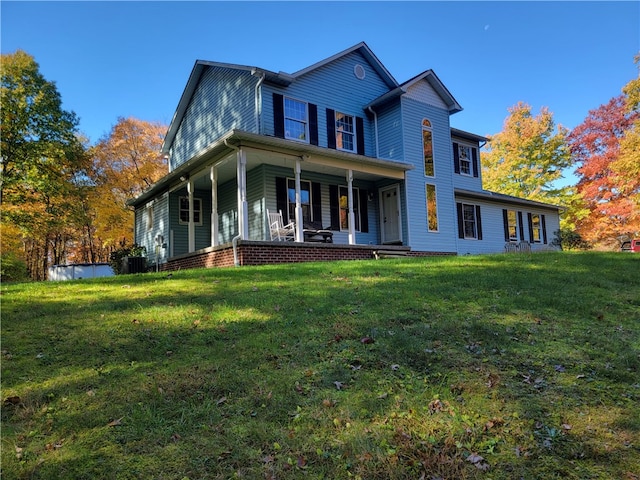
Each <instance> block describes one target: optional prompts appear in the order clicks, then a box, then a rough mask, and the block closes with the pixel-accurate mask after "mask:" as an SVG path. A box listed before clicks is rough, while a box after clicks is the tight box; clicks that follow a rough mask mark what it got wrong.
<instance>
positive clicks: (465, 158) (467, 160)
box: [458, 145, 471, 175]
mask: <svg viewBox="0 0 640 480" xmlns="http://www.w3.org/2000/svg"><path fill="white" fill-rule="evenodd" d="M458 158H459V161H460V173H461V174H462V175H471V147H469V146H467V145H458Z"/></svg>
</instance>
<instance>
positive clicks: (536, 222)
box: [531, 213, 542, 243]
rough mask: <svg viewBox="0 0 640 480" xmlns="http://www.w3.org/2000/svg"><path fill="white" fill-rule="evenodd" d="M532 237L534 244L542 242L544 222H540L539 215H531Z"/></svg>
mask: <svg viewBox="0 0 640 480" xmlns="http://www.w3.org/2000/svg"><path fill="white" fill-rule="evenodd" d="M531 232H532V233H531V236H532V238H533V242H534V243H541V242H542V234H541V232H542V222H541V221H540V215H538V214H537V213H533V214H531Z"/></svg>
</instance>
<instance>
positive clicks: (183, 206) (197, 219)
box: [179, 197, 202, 225]
mask: <svg viewBox="0 0 640 480" xmlns="http://www.w3.org/2000/svg"><path fill="white" fill-rule="evenodd" d="M179 223H180V225H186V224H188V223H189V197H180V222H179ZM193 223H195V224H196V225H202V199H200V198H194V199H193Z"/></svg>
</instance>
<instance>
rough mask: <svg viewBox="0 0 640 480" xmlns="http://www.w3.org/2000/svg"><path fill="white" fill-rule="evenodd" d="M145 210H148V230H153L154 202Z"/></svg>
mask: <svg viewBox="0 0 640 480" xmlns="http://www.w3.org/2000/svg"><path fill="white" fill-rule="evenodd" d="M145 211H146V212H147V230H153V203H150V204H149V205H147V208H145Z"/></svg>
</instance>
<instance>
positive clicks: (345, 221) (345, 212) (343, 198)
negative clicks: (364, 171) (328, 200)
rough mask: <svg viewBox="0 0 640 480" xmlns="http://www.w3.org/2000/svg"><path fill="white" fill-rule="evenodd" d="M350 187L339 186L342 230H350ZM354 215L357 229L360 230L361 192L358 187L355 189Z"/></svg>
mask: <svg viewBox="0 0 640 480" xmlns="http://www.w3.org/2000/svg"><path fill="white" fill-rule="evenodd" d="M348 195H349V189H348V188H347V187H343V186H341V187H339V188H338V204H339V205H340V230H349V201H348V199H349V197H348ZM353 216H354V218H355V222H356V225H355V226H356V231H358V232H359V231H360V194H359V191H358V189H357V188H354V189H353Z"/></svg>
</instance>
